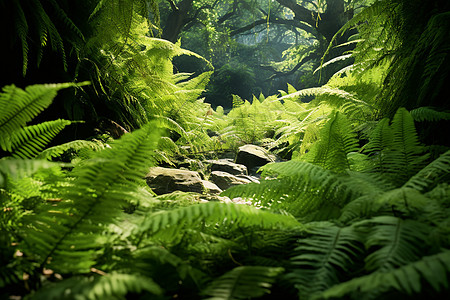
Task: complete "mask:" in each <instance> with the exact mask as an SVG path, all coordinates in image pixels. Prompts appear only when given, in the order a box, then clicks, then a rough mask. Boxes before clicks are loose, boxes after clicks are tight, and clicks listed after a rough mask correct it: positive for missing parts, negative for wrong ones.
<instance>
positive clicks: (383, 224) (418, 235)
mask: <svg viewBox="0 0 450 300" xmlns="http://www.w3.org/2000/svg"><path fill="white" fill-rule="evenodd" d="M354 226H355V227H356V228H357V229H358V230H360V229H362V230H363V232H364V233H366V234H367V235H368V236H367V239H366V241H365V245H366V248H367V249H368V250H369V252H371V253H370V254H369V255H368V256H367V257H366V259H365V261H366V269H367V270H368V271H370V272H372V271H379V272H386V271H388V270H391V269H395V268H397V267H401V266H403V265H406V264H408V263H411V262H414V261H416V260H418V259H419V258H420V257H421V256H422V255H421V254H422V252H423V251H424V249H423V248H424V245H425V244H426V239H427V237H428V235H429V233H430V229H431V228H430V227H429V226H427V225H425V224H423V223H419V222H416V221H413V220H402V219H400V218H396V217H391V216H380V217H375V218H373V219H370V220H367V221H362V222H359V223H357V224H355V225H354Z"/></svg>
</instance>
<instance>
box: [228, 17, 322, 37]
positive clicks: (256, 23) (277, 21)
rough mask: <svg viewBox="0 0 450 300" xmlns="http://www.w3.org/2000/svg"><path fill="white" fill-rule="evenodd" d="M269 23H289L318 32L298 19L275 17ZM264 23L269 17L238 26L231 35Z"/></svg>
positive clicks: (312, 32)
mask: <svg viewBox="0 0 450 300" xmlns="http://www.w3.org/2000/svg"><path fill="white" fill-rule="evenodd" d="M269 23H272V24H282V25H289V26H293V27H295V28H299V29H302V30H304V31H306V32H308V33H311V34H313V35H316V34H317V32H316V31H315V29H314V28H313V27H311V26H308V25H307V24H304V23H300V22H298V21H296V20H286V19H279V18H274V19H269ZM263 24H267V19H266V18H264V19H259V20H256V21H254V22H252V23H250V24H248V25H246V26H244V27H241V28H238V29H236V30H233V31H232V32H231V33H230V36H235V35H238V34H241V33H244V32H246V31H249V30H250V29H253V28H255V27H256V26H258V25H263Z"/></svg>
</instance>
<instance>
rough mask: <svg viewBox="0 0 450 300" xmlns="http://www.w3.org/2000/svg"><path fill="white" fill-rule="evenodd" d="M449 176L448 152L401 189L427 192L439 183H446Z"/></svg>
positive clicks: (449, 157) (449, 154)
mask: <svg viewBox="0 0 450 300" xmlns="http://www.w3.org/2000/svg"><path fill="white" fill-rule="evenodd" d="M449 174H450V151H447V152H445V153H444V154H441V155H440V156H439V157H438V158H437V159H435V160H434V161H432V162H431V163H430V164H428V165H427V166H426V167H424V168H423V169H422V170H420V171H419V172H418V173H417V174H415V175H414V176H412V177H411V178H410V179H409V180H408V181H407V182H406V183H405V184H404V185H403V187H407V188H413V189H416V190H418V191H420V192H422V193H423V192H427V191H429V190H431V189H432V188H434V187H435V186H436V185H438V184H439V183H444V182H448V179H449Z"/></svg>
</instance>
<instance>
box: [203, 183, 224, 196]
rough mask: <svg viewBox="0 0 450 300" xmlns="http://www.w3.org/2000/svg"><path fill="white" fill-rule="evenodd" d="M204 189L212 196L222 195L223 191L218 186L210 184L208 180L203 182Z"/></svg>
mask: <svg viewBox="0 0 450 300" xmlns="http://www.w3.org/2000/svg"><path fill="white" fill-rule="evenodd" d="M202 183H203V188H204V190H205V191H206V192H208V193H210V194H220V193H222V189H221V188H219V187H218V186H217V185H216V184H214V183H212V182H209V181H207V180H202Z"/></svg>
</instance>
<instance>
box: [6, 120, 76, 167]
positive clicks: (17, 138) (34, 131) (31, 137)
mask: <svg viewBox="0 0 450 300" xmlns="http://www.w3.org/2000/svg"><path fill="white" fill-rule="evenodd" d="M70 124H72V122H70V121H67V120H61V119H60V120H55V121H48V122H44V123H40V124H38V125H33V126H27V127H25V128H22V129H21V130H18V131H16V132H14V133H13V134H12V135H11V137H10V138H11V148H9V149H6V150H8V151H11V152H14V153H13V156H15V157H21V158H33V157H35V156H36V155H37V154H38V153H39V152H40V151H42V150H43V149H44V148H45V146H46V145H47V144H48V143H50V141H51V140H52V139H53V138H54V137H55V136H56V135H57V134H58V133H59V132H60V131H61V130H63V129H64V127H66V126H67V125H70Z"/></svg>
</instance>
